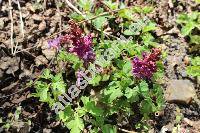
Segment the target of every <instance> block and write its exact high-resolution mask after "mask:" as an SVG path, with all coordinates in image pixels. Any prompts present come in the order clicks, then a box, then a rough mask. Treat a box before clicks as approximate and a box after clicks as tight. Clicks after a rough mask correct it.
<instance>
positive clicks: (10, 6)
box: [9, 0, 14, 54]
mask: <svg viewBox="0 0 200 133" xmlns="http://www.w3.org/2000/svg"><path fill="white" fill-rule="evenodd" d="M9 10H10V21H11V26H10V32H11V33H10V44H11V53H12V54H14V51H13V50H14V41H13V15H12V2H11V0H9Z"/></svg>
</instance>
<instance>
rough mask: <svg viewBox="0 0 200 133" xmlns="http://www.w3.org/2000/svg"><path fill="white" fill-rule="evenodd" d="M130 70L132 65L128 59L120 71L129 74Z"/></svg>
mask: <svg viewBox="0 0 200 133" xmlns="http://www.w3.org/2000/svg"><path fill="white" fill-rule="evenodd" d="M131 70H132V65H131V62H130V61H127V62H126V63H125V64H124V66H123V69H122V71H123V72H124V73H125V74H129V73H130V72H131Z"/></svg>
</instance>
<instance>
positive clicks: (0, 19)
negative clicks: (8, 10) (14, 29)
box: [0, 18, 4, 29]
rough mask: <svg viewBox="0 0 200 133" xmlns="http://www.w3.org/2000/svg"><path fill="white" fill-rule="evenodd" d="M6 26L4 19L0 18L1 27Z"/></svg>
mask: <svg viewBox="0 0 200 133" xmlns="http://www.w3.org/2000/svg"><path fill="white" fill-rule="evenodd" d="M3 28H4V20H3V18H0V29H3Z"/></svg>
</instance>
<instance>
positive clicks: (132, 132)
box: [118, 128, 136, 133]
mask: <svg viewBox="0 0 200 133" xmlns="http://www.w3.org/2000/svg"><path fill="white" fill-rule="evenodd" d="M118 130H120V131H122V132H125V133H136V132H134V131H128V130H126V129H122V128H118Z"/></svg>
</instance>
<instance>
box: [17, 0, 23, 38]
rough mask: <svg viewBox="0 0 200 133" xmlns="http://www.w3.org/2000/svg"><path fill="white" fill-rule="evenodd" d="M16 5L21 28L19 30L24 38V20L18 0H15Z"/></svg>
mask: <svg viewBox="0 0 200 133" xmlns="http://www.w3.org/2000/svg"><path fill="white" fill-rule="evenodd" d="M17 5H18V9H19V17H20V29H21V32H22V37H23V39H24V22H23V19H22V12H21V6H20V3H19V0H17Z"/></svg>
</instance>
